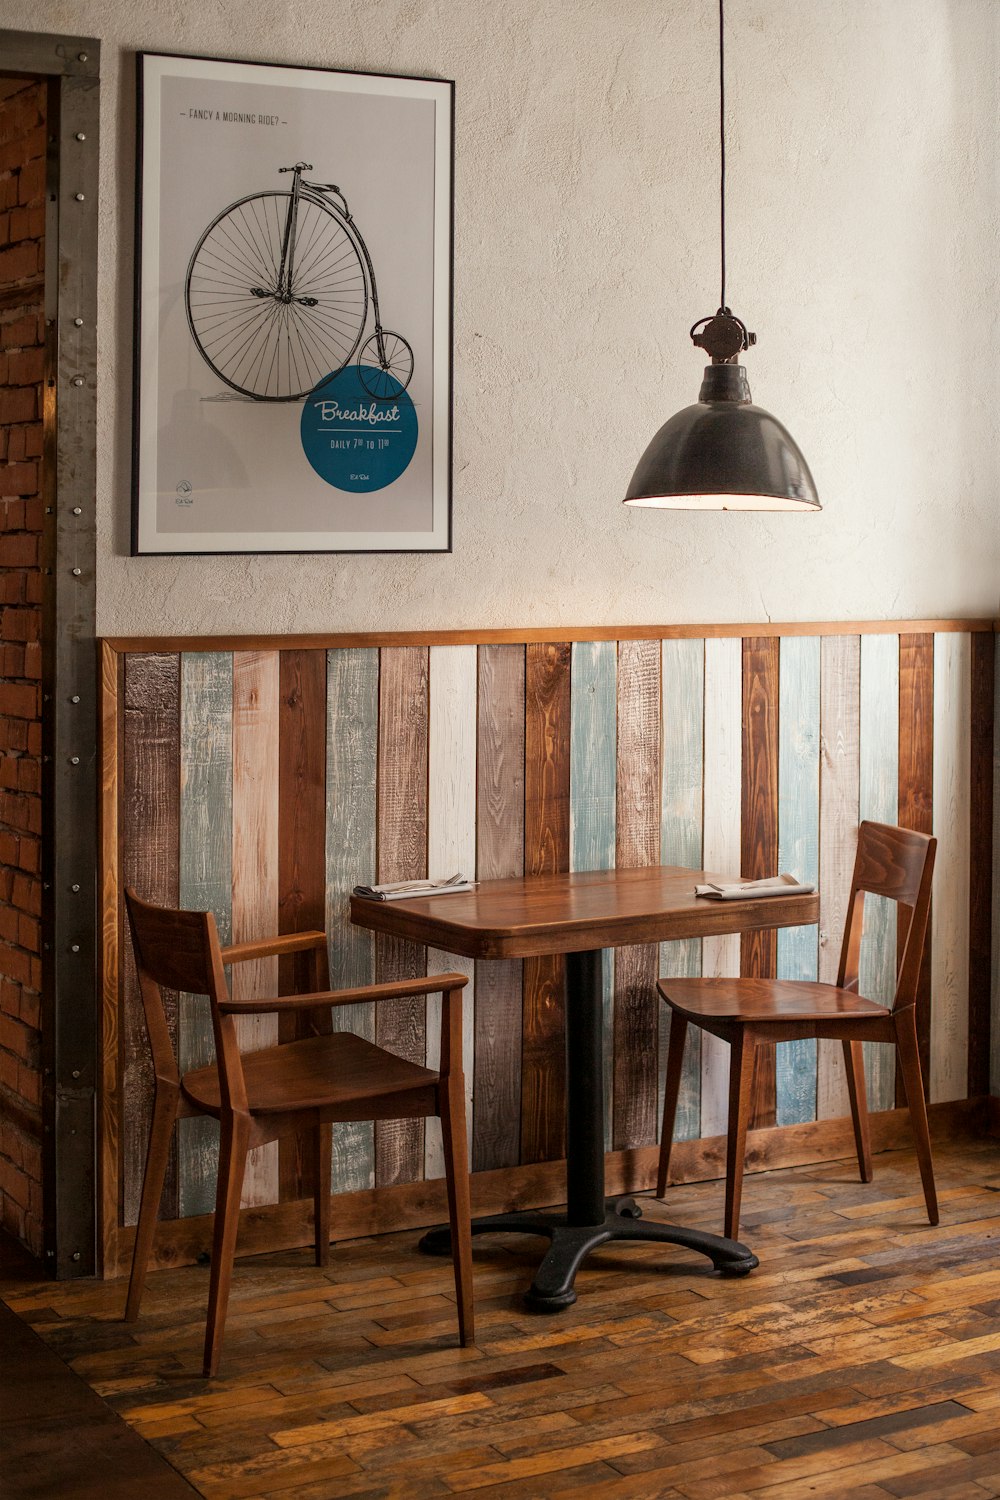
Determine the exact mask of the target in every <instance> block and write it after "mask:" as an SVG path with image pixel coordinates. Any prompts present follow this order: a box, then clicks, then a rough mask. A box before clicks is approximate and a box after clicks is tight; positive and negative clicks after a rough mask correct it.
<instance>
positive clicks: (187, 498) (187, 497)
mask: <svg viewBox="0 0 1000 1500" xmlns="http://www.w3.org/2000/svg"><path fill="white" fill-rule="evenodd" d="M193 488H194V486H193V485H192V483H191V481H190V480H189V479H182V480H181V481H180V483H179V484H178V485H177V498H176V500H175V501H174V504H175V505H192V504H193V503H194V502H193V501H192V499H191V491H192V489H193Z"/></svg>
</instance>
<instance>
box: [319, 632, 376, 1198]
mask: <svg viewBox="0 0 1000 1500" xmlns="http://www.w3.org/2000/svg"><path fill="white" fill-rule="evenodd" d="M378 668H379V653H378V651H377V650H375V649H373V648H371V647H358V648H357V649H353V648H345V649H339V650H332V651H328V652H327V657H326V714H327V725H326V800H327V809H326V932H327V940H328V943H329V956H330V983H331V984H332V985H333V987H334V989H354V988H357V987H359V986H361V985H365V984H372V983H373V982H374V980H375V935H374V933H372V932H368V931H366V930H365V928H363V927H355V926H354V925H353V924H352V922H351V919H350V897H351V891H352V889H353V888H354V886H355V885H359V884H369V883H371V882H372V881H374V880H375V879H377V873H378V867H377V859H376V849H375V827H376V816H375V813H376V795H377V792H376V775H377V765H378ZM332 1014H333V1027H334V1030H335V1031H353V1032H354V1034H355V1035H356V1036H360V1037H364V1038H365V1040H366V1041H369V1042H374V1040H375V1006H374V1005H372V1004H367V1005H338V1006H336V1007H334V1010H333V1013H332ZM374 1186H375V1133H374V1126H373V1125H372V1122H371V1121H370V1120H352V1121H350V1122H348V1123H345V1124H338V1125H335V1126H334V1130H333V1168H332V1187H333V1191H334V1192H336V1193H350V1192H357V1191H359V1190H360V1189H363V1188H373V1187H374Z"/></svg>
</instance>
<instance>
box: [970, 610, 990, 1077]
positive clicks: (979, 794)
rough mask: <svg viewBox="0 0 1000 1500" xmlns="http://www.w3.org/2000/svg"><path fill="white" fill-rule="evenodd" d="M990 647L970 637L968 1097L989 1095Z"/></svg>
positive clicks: (984, 640)
mask: <svg viewBox="0 0 1000 1500" xmlns="http://www.w3.org/2000/svg"><path fill="white" fill-rule="evenodd" d="M995 660H996V656H995V645H994V641H993V640H991V638H990V637H989V636H988V635H974V636H973V637H972V733H971V737H970V738H971V745H970V767H969V803H970V827H969V1097H970V1098H973V1099H975V1098H978V1097H979V1096H980V1095H982V1094H988V1093H989V1091H990V983H991V978H990V970H991V965H992V933H991V927H992V920H993V918H992V913H993V881H994V879H995V878H996V875H995V872H994V870H993V814H994V807H993V736H994V730H995V727H996V726H995V724H994V715H995V708H994V704H995V698H994V686H995V684H994V671H995V665H994V664H995Z"/></svg>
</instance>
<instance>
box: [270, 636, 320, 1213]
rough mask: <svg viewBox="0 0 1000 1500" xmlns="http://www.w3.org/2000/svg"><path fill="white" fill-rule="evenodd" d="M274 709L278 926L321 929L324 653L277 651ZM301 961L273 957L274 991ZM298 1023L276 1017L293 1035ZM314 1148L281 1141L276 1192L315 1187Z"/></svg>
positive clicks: (298, 977) (286, 1035)
mask: <svg viewBox="0 0 1000 1500" xmlns="http://www.w3.org/2000/svg"><path fill="white" fill-rule="evenodd" d="M278 672H279V693H280V699H279V707H278V931H279V932H282V933H285V932H306V931H313V932H315V931H322V929H323V926H324V924H325V920H326V840H325V833H326V652H325V651H282V652H281V653H280V660H279V668H278ZM309 982H310V981H309V979H308V978H307V976H306V974H305V973H304V971H303V968H302V964H301V961H297V960H296V959H294V958H282V959H280V960H279V963H278V993H279V994H280V995H289V994H292V993H294V991H295V990H296V989H300V990H301V989H307V988H308V986H309ZM300 1025H301V1021H300V1020H299V1019H298V1018H297V1017H295V1016H280V1017H279V1018H278V1036H279V1039H280V1040H281V1041H291V1040H293V1039H294V1037H295V1036H296V1035H297V1034H298V1028H299V1026H300ZM311 1156H312V1147H311V1142H310V1141H309V1140H308V1139H306V1138H305V1137H304V1136H285V1137H284V1138H283V1139H282V1140H281V1141H280V1142H279V1146H278V1191H279V1198H280V1200H281V1201H284V1200H285V1199H286V1198H301V1197H303V1196H304V1195H305V1194H307V1193H310V1192H312V1159H311Z"/></svg>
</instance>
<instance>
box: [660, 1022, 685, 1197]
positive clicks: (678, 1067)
mask: <svg viewBox="0 0 1000 1500" xmlns="http://www.w3.org/2000/svg"><path fill="white" fill-rule="evenodd" d="M687 1029H688V1023H687V1018H686V1017H685V1016H682V1015H681V1014H680V1012H679V1011H676V1010H671V1012H670V1037H669V1040H668V1042H667V1077H666V1083H665V1087H664V1090H663V1129H662V1130H661V1132H660V1165H659V1170H658V1171H657V1174H656V1196H657V1197H658V1198H662V1197H663V1195H664V1194H665V1193H666V1191H667V1178H668V1176H669V1175H670V1153H671V1151H672V1150H673V1145H674V1121H675V1119H676V1116H677V1100H678V1097H679V1095H680V1091H681V1072H682V1070H683V1067H684V1039H685V1037H686V1036H687Z"/></svg>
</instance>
